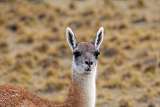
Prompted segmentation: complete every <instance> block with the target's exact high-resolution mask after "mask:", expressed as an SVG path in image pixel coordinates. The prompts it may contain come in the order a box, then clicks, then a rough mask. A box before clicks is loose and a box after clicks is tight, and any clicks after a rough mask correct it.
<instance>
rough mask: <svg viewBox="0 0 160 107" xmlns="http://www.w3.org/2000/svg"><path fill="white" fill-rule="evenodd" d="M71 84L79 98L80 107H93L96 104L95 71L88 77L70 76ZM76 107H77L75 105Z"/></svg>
mask: <svg viewBox="0 0 160 107" xmlns="http://www.w3.org/2000/svg"><path fill="white" fill-rule="evenodd" d="M72 76H73V77H72V83H73V85H74V86H75V87H74V88H73V89H75V90H74V91H77V92H75V93H77V94H80V95H77V96H78V97H79V100H78V101H79V103H81V106H80V107H95V103H96V84H95V81H96V70H94V71H92V74H90V75H79V74H76V73H74V71H73V74H72ZM75 106H76V107H79V106H77V105H75Z"/></svg>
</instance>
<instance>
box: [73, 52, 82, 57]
mask: <svg viewBox="0 0 160 107" xmlns="http://www.w3.org/2000/svg"><path fill="white" fill-rule="evenodd" d="M73 55H74V56H75V57H79V56H81V52H79V51H75V52H73Z"/></svg>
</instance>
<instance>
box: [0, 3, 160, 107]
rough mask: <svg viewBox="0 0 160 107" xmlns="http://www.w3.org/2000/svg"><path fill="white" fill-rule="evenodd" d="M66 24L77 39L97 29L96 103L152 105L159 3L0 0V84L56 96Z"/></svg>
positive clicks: (67, 75)
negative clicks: (100, 41)
mask: <svg viewBox="0 0 160 107" xmlns="http://www.w3.org/2000/svg"><path fill="white" fill-rule="evenodd" d="M67 26H70V27H71V28H72V29H73V31H74V32H75V34H76V36H77V38H78V39H79V41H90V40H92V39H94V37H95V34H96V32H97V30H98V28H99V27H100V26H104V28H105V37H104V42H103V44H102V47H101V55H100V57H99V58H100V59H99V65H98V76H97V107H159V106H160V0H0V84H6V83H10V84H16V85H18V86H22V87H25V88H26V89H28V90H30V91H32V92H34V93H36V94H38V95H39V96H41V97H44V98H47V99H50V100H56V101H63V100H64V96H66V95H67V88H68V87H69V83H70V79H71V59H72V53H71V51H70V48H69V47H68V44H67V43H66V38H65V28H66V27H67Z"/></svg>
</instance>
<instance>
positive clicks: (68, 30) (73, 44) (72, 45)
mask: <svg viewBox="0 0 160 107" xmlns="http://www.w3.org/2000/svg"><path fill="white" fill-rule="evenodd" d="M66 37H67V42H68V44H69V46H70V48H71V50H72V51H73V50H74V49H75V48H76V46H77V41H76V37H75V35H74V33H73V31H72V30H71V28H69V27H67V28H66Z"/></svg>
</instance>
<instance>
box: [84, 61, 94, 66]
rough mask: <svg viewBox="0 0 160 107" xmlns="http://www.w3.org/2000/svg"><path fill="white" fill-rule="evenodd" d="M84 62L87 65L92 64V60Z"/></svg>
mask: <svg viewBox="0 0 160 107" xmlns="http://www.w3.org/2000/svg"><path fill="white" fill-rule="evenodd" d="M85 64H87V65H92V64H93V62H92V61H85Z"/></svg>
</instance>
